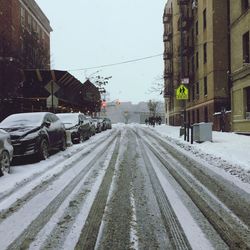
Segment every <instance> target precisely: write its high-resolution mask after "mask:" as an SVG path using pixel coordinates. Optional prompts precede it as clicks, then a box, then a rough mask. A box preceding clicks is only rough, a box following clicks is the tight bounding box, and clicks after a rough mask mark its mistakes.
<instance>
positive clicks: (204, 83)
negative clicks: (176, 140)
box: [163, 0, 231, 130]
mask: <svg viewBox="0 0 250 250" xmlns="http://www.w3.org/2000/svg"><path fill="white" fill-rule="evenodd" d="M163 23H164V38H163V39H164V45H165V52H164V61H165V69H164V79H165V81H164V85H165V103H166V113H167V115H166V116H167V117H168V120H169V124H170V125H183V124H184V122H185V123H188V124H193V123H198V122H213V124H214V129H215V130H221V128H222V126H223V127H224V128H225V127H229V125H230V122H229V121H227V120H226V119H225V120H222V119H221V117H219V119H218V117H217V116H216V115H217V114H222V113H226V111H228V110H230V109H231V108H230V78H229V74H228V72H229V69H230V63H229V62H230V58H229V54H230V53H229V35H228V27H229V6H228V1H227V0H220V1H217V0H209V1H208V0H198V1H197V0H196V1H195V0H169V1H168V2H167V4H166V7H165V10H164V15H163ZM168 51H170V53H168ZM182 83H184V84H186V85H185V86H186V88H187V89H188V90H189V96H188V100H177V99H176V90H177V88H178V87H179V86H180V85H181V84H182ZM223 123H224V124H223Z"/></svg>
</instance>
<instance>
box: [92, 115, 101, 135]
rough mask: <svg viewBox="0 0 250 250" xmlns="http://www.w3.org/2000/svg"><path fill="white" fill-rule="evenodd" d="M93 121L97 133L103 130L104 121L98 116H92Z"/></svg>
mask: <svg viewBox="0 0 250 250" xmlns="http://www.w3.org/2000/svg"><path fill="white" fill-rule="evenodd" d="M92 123H93V124H94V126H95V131H96V133H99V132H102V123H101V121H100V120H99V119H98V118H97V117H94V118H92Z"/></svg>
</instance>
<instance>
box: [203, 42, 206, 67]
mask: <svg viewBox="0 0 250 250" xmlns="http://www.w3.org/2000/svg"><path fill="white" fill-rule="evenodd" d="M203 57H204V63H207V43H204V44H203Z"/></svg>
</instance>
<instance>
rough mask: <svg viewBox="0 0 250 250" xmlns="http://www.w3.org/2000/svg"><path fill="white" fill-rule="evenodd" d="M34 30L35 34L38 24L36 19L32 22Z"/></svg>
mask: <svg viewBox="0 0 250 250" xmlns="http://www.w3.org/2000/svg"><path fill="white" fill-rule="evenodd" d="M32 30H33V31H34V32H36V31H37V23H36V20H35V19H33V22H32Z"/></svg>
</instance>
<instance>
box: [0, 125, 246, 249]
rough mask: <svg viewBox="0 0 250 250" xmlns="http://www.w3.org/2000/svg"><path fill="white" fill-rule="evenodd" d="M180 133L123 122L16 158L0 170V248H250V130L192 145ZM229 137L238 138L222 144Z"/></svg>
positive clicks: (166, 128)
mask: <svg viewBox="0 0 250 250" xmlns="http://www.w3.org/2000/svg"><path fill="white" fill-rule="evenodd" d="M171 129H172V131H171ZM177 132H178V130H177V129H175V130H173V128H171V127H168V126H165V125H162V126H158V127H156V128H149V127H147V126H144V125H138V124H137V125H136V124H134V125H133V124H131V125H124V124H117V125H114V126H113V129H112V130H108V131H105V132H102V133H101V134H96V135H95V136H93V137H91V138H90V139H89V140H87V141H85V142H83V143H81V144H77V145H73V146H71V147H69V148H67V149H66V150H65V151H63V152H58V153H56V154H53V155H51V156H50V157H49V158H48V159H47V160H45V161H41V162H35V163H26V164H23V163H22V164H14V165H13V166H12V169H11V173H10V174H8V175H5V176H3V177H1V178H0V249H1V250H3V249H32V250H33V249H65V250H69V249H116V250H122V249H199V250H200V249H248V248H250V237H249V235H250V217H249V207H250V167H249V166H250V164H249V165H248V163H249V160H248V158H247V156H248V155H247V153H245V156H243V152H249V141H250V137H247V136H244V137H243V136H242V137H237V136H238V135H234V134H228V135H227V134H226V133H225V134H222V133H221V134H222V135H221V134H219V133H218V134H217V135H216V138H215V140H214V142H212V143H211V142H205V143H204V144H194V145H192V146H191V145H190V144H188V143H186V142H182V141H181V138H178V137H177V136H175V134H176V133H177ZM220 136H222V137H220ZM227 136H228V137H227ZM231 136H236V137H237V138H242V140H241V139H238V141H237V139H233V140H231V146H232V148H230V147H229V146H228V148H226V147H224V146H225V145H224V144H223V140H224V141H226V139H227V138H229V137H231ZM236 137H235V138H236ZM220 138H223V140H221V139H220ZM237 142H240V145H242V148H241V150H239V152H240V154H241V159H239V160H238V161H237V160H236V159H237V152H236V151H237V147H238V145H237ZM234 143H235V148H234V149H233V144H234ZM244 143H245V144H244ZM244 145H247V146H244ZM247 147H248V148H247ZM212 148H214V150H215V152H214V151H212ZM223 150H224V153H221V151H223ZM230 150H234V151H235V154H236V156H235V157H233V155H228V156H227V154H228V152H231V151H230ZM217 151H218V152H217ZM248 167H249V168H248Z"/></svg>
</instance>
